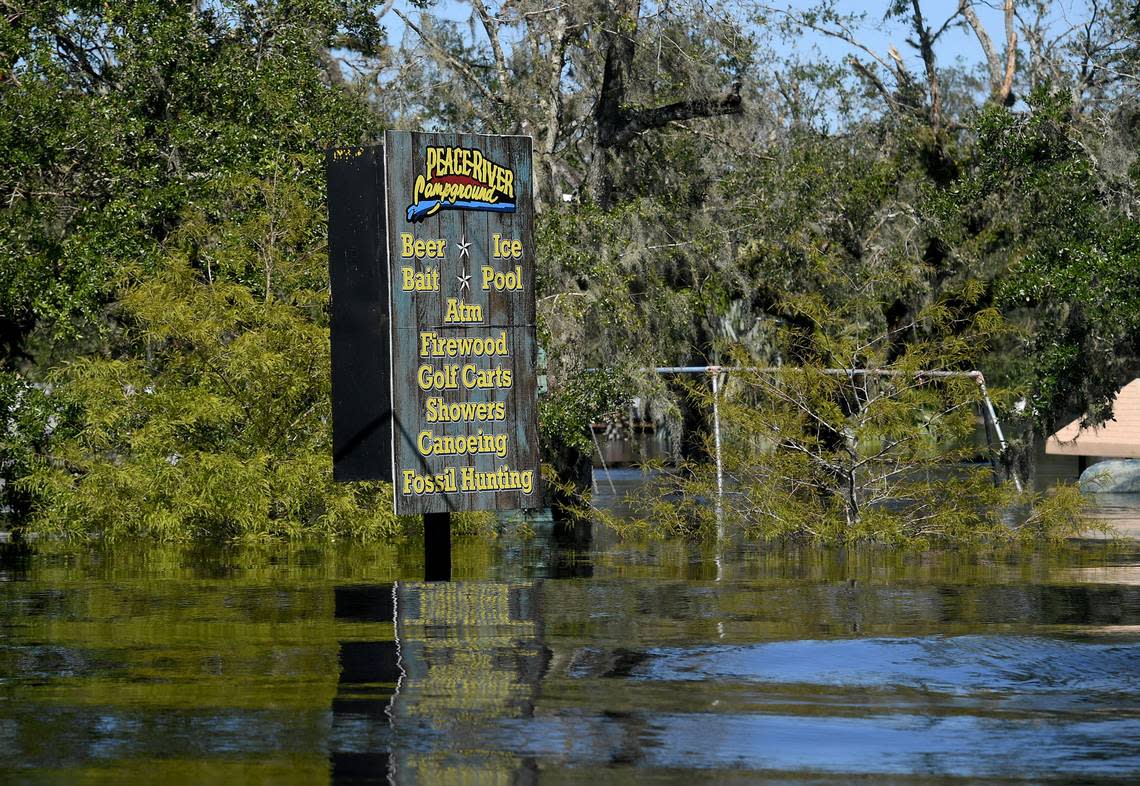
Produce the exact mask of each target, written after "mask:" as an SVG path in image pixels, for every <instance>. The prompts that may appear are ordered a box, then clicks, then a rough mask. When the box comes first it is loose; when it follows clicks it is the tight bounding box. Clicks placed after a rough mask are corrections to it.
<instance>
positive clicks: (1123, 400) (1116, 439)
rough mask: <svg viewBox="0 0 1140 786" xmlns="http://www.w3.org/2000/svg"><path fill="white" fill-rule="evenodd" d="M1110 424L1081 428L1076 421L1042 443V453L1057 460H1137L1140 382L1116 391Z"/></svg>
mask: <svg viewBox="0 0 1140 786" xmlns="http://www.w3.org/2000/svg"><path fill="white" fill-rule="evenodd" d="M1112 415H1113V417H1112V420H1109V421H1106V422H1104V423H1102V424H1101V425H1099V426H1097V427H1096V428H1087V429H1082V428H1081V419H1080V418H1077V419H1076V420H1074V421H1073V422H1072V423H1070V424H1069V425H1067V426H1065V427H1064V428H1061V429H1058V430H1057V433H1055V434H1053V436H1051V437H1049V439H1048V440H1047V441H1046V442H1045V452H1046V453H1052V454H1055V455H1061V456H1103V457H1104V458H1140V378H1138V379H1134V380H1132V381H1131V382H1129V383H1128V384H1127V385H1125V386H1124V387H1122V388H1121V389H1120V392H1119V393H1117V394H1116V399H1115V400H1114V401H1113V402H1112Z"/></svg>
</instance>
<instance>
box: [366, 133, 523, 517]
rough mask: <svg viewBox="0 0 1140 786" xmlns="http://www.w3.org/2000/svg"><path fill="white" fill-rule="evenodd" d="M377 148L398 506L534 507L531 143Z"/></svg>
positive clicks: (422, 509) (440, 140)
mask: <svg viewBox="0 0 1140 786" xmlns="http://www.w3.org/2000/svg"><path fill="white" fill-rule="evenodd" d="M384 152H385V155H384V162H385V165H384V169H385V175H384V182H385V189H384V191H385V195H386V203H387V204H386V207H385V212H386V217H387V221H386V228H387V233H386V234H387V238H386V240H387V248H388V253H387V257H388V274H389V278H388V292H389V294H390V321H391V400H392V413H393V414H392V431H393V445H392V447H393V449H392V482H393V485H394V487H395V488H394V491H395V508H396V513H398V514H415V513H444V512H449V511H462V510H510V509H516V508H534V507H539V506H540V505H541V492H540V489H539V458H538V427H537V419H536V410H535V365H536V354H537V344H536V341H535V302H534V237H533V219H534V212H533V207H532V193H531V190H532V185H531V147H530V138H529V137H489V136H476V135H471V134H421V133H408V132H398V131H389V132H387V134H385V140H384Z"/></svg>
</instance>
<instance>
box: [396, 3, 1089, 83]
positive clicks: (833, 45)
mask: <svg viewBox="0 0 1140 786" xmlns="http://www.w3.org/2000/svg"><path fill="white" fill-rule="evenodd" d="M554 1H555V0H552V2H554ZM714 4H715V3H714ZM488 5H489V7H490V8H491V9H492V11H494V9H496V8H497V7H498V6H499V5H500V3H499V2H496V0H488ZM770 5H773V6H780V7H787V8H789V9H791V10H793V11H797V10H801V11H802V10H806V9H807V8H808V7H810V6H811V5H812V3H808V2H788V3H787V4H786V6H785V5H783V4H781V3H780V2H778V0H777V1H776V2H771V3H770ZM887 5H888V3H886V2H884V1H883V0H878V1H877V2H867V1H866V0H864V2H859V0H839V1H838V2H837V3H836V6H837V10H838V11H839V12H840V13H851V14H860V13H861V14H865V20H864V24H863V25H862V26H861V28H860V30H859V37H860V39H861V40H862V41H863V43H865V44H866V45H867V46H868V47H870V48H871V49H873V50H875V51H876V52H877V53H879V54H881V55H883V56H885V55H886V51H887V47H888V46H889V45H891V44H893V45H894V46H895V47H896V48H897V49H898V51H899V53H900V54H901V55H902V56H903V57H904V58H905V59H906V60H907V62H908V64H909V65H911V66H912V67H913V68H915V69H916V70H921V63H920V61H919V57H918V53H917V51H916V50H914V49H913V48H911V47H910V46H908V45H907V44H906V38H907V37H908V36H909V32H910V31H909V29H908V28H907V27H906V26H905V24H903V20H899V19H891V20H887V21H884V19H883V14H884V12H885V10H886V8H887ZM1051 6H1052V13H1053V16H1054V19H1055V21H1056V24H1057V25H1058V31H1059V30H1060V29H1063V27H1064V26H1067V24H1066V20H1073V19H1079V18H1081V16H1082V15H1083V7H1084V3H1083V0H1060V1H1059V2H1053V3H1051ZM395 7H396V8H398V9H400V11H402V12H403V13H405V14H407V15H409V16H411V17H412V18H414V17H415V15H416V14H418V13H419V10H418V9H416V8H415V7H414V6H412V5H411V4H410V3H408V2H407V1H406V0H398V2H396V4H395ZM956 7H957V0H925V2H924V3H923V4H922V8H923V13H924V15H925V16H926V18H927V23H928V24H929V25H932V26H934V25H941V24H942V23H943V22H944V21H945V20H946V19H947V17H949V16H950V14H951V13H952V12H953V11H954V9H955V8H956ZM975 10H976V11H977V14H978V17H979V18H980V19H981V20H982V23H983V24H984V25H985V27H986V30H987V31H988V32H989V35H990V37H991V38H992V39H993V40H994V45H995V46H997V47H1001V46H1002V45H1003V42H1004V39H1005V32H1004V21H1003V15H1002V9H1001V2H1000V0H983V1H982V2H977V3H975ZM431 13H432V14H433V15H436V16H442V17H445V18H448V19H452V20H455V21H457V22H466V21H467V19H468V18H469V17H470V15H471V6H470V4H469V3H466V2H456V0H441V2H438V3H437V4H436V5H434V6H433V7H432V8H431ZM384 23H385V25H386V26H387V28H388V31H389V35H390V37H391V40H392V41H393V43H398V42H399V40H400V38H401V36H402V35H403V34H404V25H403V23H402V22H401V21H400V19H399V17H397V16H396V15H395V14H393V13H389V14H388V15H387V16H386V17H385V18H384ZM475 35H476V37H477V39H478V40H479V41H480V42H485V40H486V39H485V37H484V36H483V32H482V29H481V28H479V27H478V26H476V29H475ZM504 43H506V42H504ZM789 46H792V47H794V48H795V49H797V50H799V51H800V52H802V54H803V55H805V56H807V55H809V54H810V53H811V52H812V51H813V49H814V50H816V51H818V52H820V53H822V54H823V55H825V56H827V57H828V58H829V59H834V60H840V59H842V58H843V57H845V56H846V55H847V54H849V53H850V52H851V51H852V50H851V48H850V47H849V46H848V45H847V44H846V43H844V42H842V41H839V40H836V39H834V38H829V37H827V36H823V35H818V34H809V35H805V36H804V37H803V38H801V39H800V40H799V41H798V42H795V43H789ZM936 54H937V56H938V58H939V62H940V64H945V65H951V64H953V63H954V62H955V60H957V59H958V58H959V57H961V58H963V59H964V60H965V62H966V63H981V62H982V60H983V57H982V50H981V47H980V46H979V45H978V41H977V39H976V38H975V37H974V33H973V31H971V30H969V29H968V28H962V27H959V28H955V29H950V30H948V31H947V32H946V33H945V34H944V35H943V37H942V38H941V39H940V41H939V46H938V49H937V52H936Z"/></svg>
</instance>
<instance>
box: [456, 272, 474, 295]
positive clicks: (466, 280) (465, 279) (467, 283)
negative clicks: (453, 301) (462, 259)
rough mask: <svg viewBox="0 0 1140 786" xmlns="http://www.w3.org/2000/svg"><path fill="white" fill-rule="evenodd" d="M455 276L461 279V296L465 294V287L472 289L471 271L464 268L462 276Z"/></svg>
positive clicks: (468, 289)
mask: <svg viewBox="0 0 1140 786" xmlns="http://www.w3.org/2000/svg"><path fill="white" fill-rule="evenodd" d="M455 278H456V279H457V280H458V281H459V296H460V297H462V296H463V290H464V289H466V290H467V291H468V292H470V291H471V274H470V273H468V272H467V271H466V270H464V271H463V275H462V276H456V277H455Z"/></svg>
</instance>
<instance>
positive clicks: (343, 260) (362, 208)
mask: <svg viewBox="0 0 1140 786" xmlns="http://www.w3.org/2000/svg"><path fill="white" fill-rule="evenodd" d="M325 164H326V171H327V177H328V181H327V182H328V211H329V224H328V227H329V283H330V286H331V289H332V302H331V306H330V320H329V322H330V324H329V334H330V341H331V342H332V405H333V406H332V417H333V477H334V478H336V479H337V480H339V481H351V480H391V479H392V391H391V382H390V380H389V374H390V369H391V359H390V357H389V340H388V332H389V331H388V305H389V304H388V263H387V256H388V241H387V235H386V231H387V225H386V218H385V210H384V148H383V146H375V147H342V148H330V149H329V150H328V151H327V153H326V161H325Z"/></svg>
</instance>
